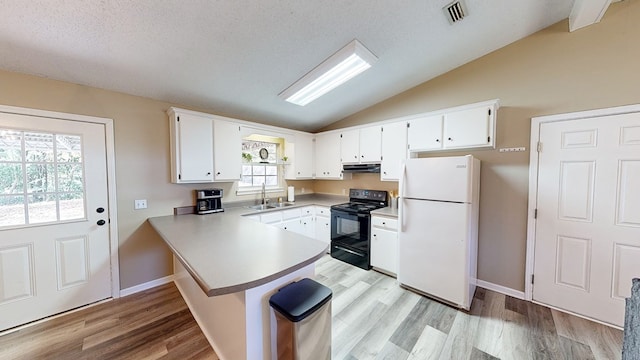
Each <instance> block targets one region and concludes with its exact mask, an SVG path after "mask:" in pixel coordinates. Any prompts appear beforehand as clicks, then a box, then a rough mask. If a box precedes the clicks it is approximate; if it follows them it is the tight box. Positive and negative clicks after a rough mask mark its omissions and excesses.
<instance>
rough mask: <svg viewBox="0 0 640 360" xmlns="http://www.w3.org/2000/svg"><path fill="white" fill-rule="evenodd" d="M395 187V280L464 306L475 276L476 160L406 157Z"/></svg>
mask: <svg viewBox="0 0 640 360" xmlns="http://www.w3.org/2000/svg"><path fill="white" fill-rule="evenodd" d="M399 185H400V186H399V193H400V203H399V214H398V218H399V234H398V281H399V282H400V283H401V284H402V285H404V286H405V287H408V288H411V289H414V290H417V291H418V292H420V293H423V294H425V295H428V296H431V297H434V298H437V299H440V300H441V301H444V302H447V303H449V304H451V305H453V306H456V307H459V308H463V309H466V310H469V309H470V308H471V301H472V300H473V294H474V292H475V289H476V279H477V253H478V203H479V201H478V200H479V190H480V160H478V159H475V158H474V157H473V156H471V155H467V156H453V157H438V158H419V159H407V160H405V161H404V162H403V165H402V174H401V178H400V184H399Z"/></svg>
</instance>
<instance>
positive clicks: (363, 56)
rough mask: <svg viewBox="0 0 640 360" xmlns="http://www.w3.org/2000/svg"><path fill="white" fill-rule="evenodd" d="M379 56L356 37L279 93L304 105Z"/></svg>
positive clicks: (342, 82)
mask: <svg viewBox="0 0 640 360" xmlns="http://www.w3.org/2000/svg"><path fill="white" fill-rule="evenodd" d="M377 60H378V58H377V57H376V56H375V55H373V54H372V53H371V52H370V51H369V50H368V49H367V48H366V47H364V45H362V44H361V43H360V42H359V41H358V40H353V41H352V42H350V43H348V44H347V45H346V46H345V47H343V48H342V49H340V50H338V51H337V52H336V53H335V54H333V55H331V56H330V57H329V58H327V59H326V60H325V61H323V62H322V63H321V64H320V65H318V66H316V67H315V68H314V69H313V70H311V71H310V72H308V73H307V74H306V75H305V76H303V77H302V78H300V79H299V80H298V81H296V82H295V83H293V85H291V86H289V87H288V88H287V89H286V90H284V91H283V92H281V93H280V94H279V95H278V96H280V97H281V98H283V99H285V100H286V101H288V102H290V103H293V104H296V105H300V106H304V105H307V104H308V103H310V102H312V101H313V100H315V99H317V98H319V97H320V96H322V95H324V94H326V93H328V92H329V91H331V90H333V89H335V88H336V87H338V86H340V85H342V84H344V83H345V82H346V81H348V80H349V79H351V78H353V77H354V76H356V75H358V74H360V73H361V72H363V71H365V70H367V69H368V68H370V67H371V65H373V63H375V62H376V61H377Z"/></svg>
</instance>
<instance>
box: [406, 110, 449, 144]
mask: <svg viewBox="0 0 640 360" xmlns="http://www.w3.org/2000/svg"><path fill="white" fill-rule="evenodd" d="M442 118H443V115H433V116H423V117H416V118H413V119H410V120H409V121H408V123H409V127H408V132H407V142H408V144H409V151H429V150H438V149H441V148H442Z"/></svg>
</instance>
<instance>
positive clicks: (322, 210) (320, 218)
mask: <svg viewBox="0 0 640 360" xmlns="http://www.w3.org/2000/svg"><path fill="white" fill-rule="evenodd" d="M315 213H316V221H315V224H314V225H315V226H314V227H315V238H316V240H320V241H322V242H325V243H326V244H327V245H328V244H329V243H331V211H330V210H329V208H328V207H324V206H316V209H315Z"/></svg>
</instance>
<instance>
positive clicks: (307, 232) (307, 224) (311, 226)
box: [300, 216, 316, 239]
mask: <svg viewBox="0 0 640 360" xmlns="http://www.w3.org/2000/svg"><path fill="white" fill-rule="evenodd" d="M300 223H301V226H302V232H301V234H302V235H304V236H307V237H310V238H312V239H314V238H315V237H316V227H315V225H316V222H315V217H314V216H303V217H301V218H300Z"/></svg>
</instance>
